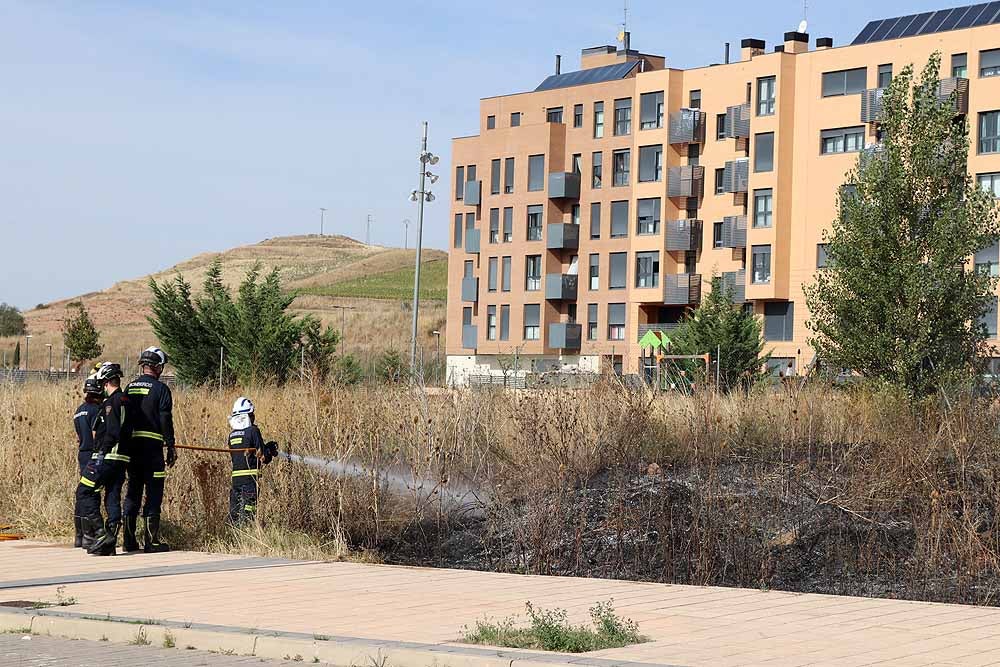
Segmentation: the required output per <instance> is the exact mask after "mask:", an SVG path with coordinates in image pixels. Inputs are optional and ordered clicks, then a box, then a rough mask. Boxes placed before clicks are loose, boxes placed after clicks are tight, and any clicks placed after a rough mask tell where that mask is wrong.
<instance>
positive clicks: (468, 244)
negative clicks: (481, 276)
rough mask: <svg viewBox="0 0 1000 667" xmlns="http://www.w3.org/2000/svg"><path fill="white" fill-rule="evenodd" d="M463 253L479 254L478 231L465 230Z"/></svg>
mask: <svg viewBox="0 0 1000 667" xmlns="http://www.w3.org/2000/svg"><path fill="white" fill-rule="evenodd" d="M465 252H479V230H478V229H466V230H465Z"/></svg>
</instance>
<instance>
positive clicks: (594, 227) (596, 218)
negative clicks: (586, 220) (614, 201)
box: [590, 201, 601, 239]
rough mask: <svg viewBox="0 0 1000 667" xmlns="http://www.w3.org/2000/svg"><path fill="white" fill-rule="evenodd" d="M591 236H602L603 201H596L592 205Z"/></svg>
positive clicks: (594, 237)
mask: <svg viewBox="0 0 1000 667" xmlns="http://www.w3.org/2000/svg"><path fill="white" fill-rule="evenodd" d="M590 238H592V239H599V238H601V203H600V202H596V201H595V202H593V203H592V204H591V205H590Z"/></svg>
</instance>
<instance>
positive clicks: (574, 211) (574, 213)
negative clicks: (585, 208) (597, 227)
mask: <svg viewBox="0 0 1000 667" xmlns="http://www.w3.org/2000/svg"><path fill="white" fill-rule="evenodd" d="M569 219H570V222H572V223H573V224H574V225H579V224H580V205H579V204H573V206H572V208H570V210H569Z"/></svg>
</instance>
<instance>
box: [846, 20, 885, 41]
mask: <svg viewBox="0 0 1000 667" xmlns="http://www.w3.org/2000/svg"><path fill="white" fill-rule="evenodd" d="M880 25H882V20H881V19H879V20H878V21H869V22H868V25H866V26H865V27H864V28H863V29H862V30H861V32H859V33H858V36H857V37H855V38H854V41H853V42H851V43H852V44H864V43H865V42H867V41H868V38H869V37H871V36H872V33H873V32H875V30H876V29H877V28H878V27H879V26H880Z"/></svg>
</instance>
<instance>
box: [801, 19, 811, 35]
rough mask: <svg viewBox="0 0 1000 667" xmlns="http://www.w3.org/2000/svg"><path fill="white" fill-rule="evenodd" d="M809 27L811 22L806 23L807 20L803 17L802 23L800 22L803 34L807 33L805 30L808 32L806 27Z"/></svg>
mask: <svg viewBox="0 0 1000 667" xmlns="http://www.w3.org/2000/svg"><path fill="white" fill-rule="evenodd" d="M808 27H809V24H808V23H806V20H805V19H802V22H801V23H799V32H801V33H802V34H805V32H806V29H807V28H808Z"/></svg>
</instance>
